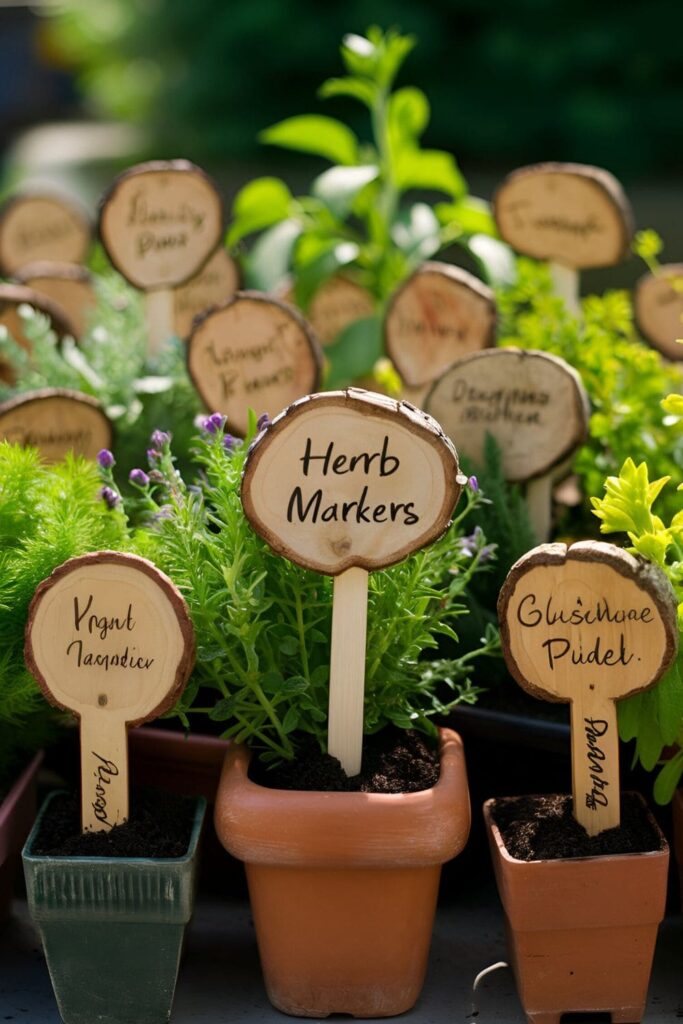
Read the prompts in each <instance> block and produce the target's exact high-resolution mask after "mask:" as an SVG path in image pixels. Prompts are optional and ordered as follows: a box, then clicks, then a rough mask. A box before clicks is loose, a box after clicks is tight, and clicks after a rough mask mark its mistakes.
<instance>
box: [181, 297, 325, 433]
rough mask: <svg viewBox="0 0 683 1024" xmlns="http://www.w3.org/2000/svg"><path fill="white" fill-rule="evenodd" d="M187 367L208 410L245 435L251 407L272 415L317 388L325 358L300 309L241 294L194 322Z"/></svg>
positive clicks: (271, 300)
mask: <svg viewBox="0 0 683 1024" xmlns="http://www.w3.org/2000/svg"><path fill="white" fill-rule="evenodd" d="M187 365H188V370H189V374H190V377H191V378H192V380H193V382H194V385H195V387H196V388H197V391H198V393H199V395H200V397H201V399H202V401H203V402H204V404H205V405H206V408H207V409H209V410H210V411H211V412H221V413H223V414H224V415H225V416H226V417H227V425H228V428H229V430H230V431H231V432H232V433H234V434H237V435H239V436H240V437H244V435H245V434H246V432H247V429H248V412H249V409H253V410H254V412H256V413H257V414H258V415H261V414H262V413H268V414H269V415H270V416H274V415H276V414H277V413H279V412H280V411H281V410H282V409H283V408H285V407H286V406H287V405H289V404H291V402H293V401H295V400H296V399H297V398H301V397H302V396H303V395H307V394H310V392H312V391H315V390H316V388H318V387H319V385H320V375H321V370H322V354H321V351H320V349H319V347H318V344H317V342H316V340H315V338H314V337H313V334H312V332H311V330H310V328H309V326H308V324H307V322H306V321H305V320H304V318H303V317H302V316H301V314H300V313H299V312H298V311H297V310H295V309H293V308H292V307H291V306H286V305H285V304H284V303H282V302H279V301H278V300H277V299H273V298H270V297H269V296H267V295H263V294H262V293H260V292H237V293H236V294H235V295H234V296H233V297H232V298H231V299H228V301H227V302H224V303H222V305H220V306H217V307H216V308H215V309H211V310H208V311H207V312H206V313H205V314H204V315H203V316H200V317H199V318H198V319H197V320H196V321H195V325H194V327H193V330H192V334H191V335H190V338H189V339H188V343H187Z"/></svg>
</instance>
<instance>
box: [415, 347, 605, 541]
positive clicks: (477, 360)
mask: <svg viewBox="0 0 683 1024" xmlns="http://www.w3.org/2000/svg"><path fill="white" fill-rule="evenodd" d="M424 407H425V410H426V411H427V412H428V413H429V414H430V415H431V416H434V418H435V419H436V420H437V421H438V422H439V423H440V424H441V426H442V427H443V429H444V430H445V431H446V433H447V434H448V436H449V437H450V438H455V437H457V438H458V450H459V452H460V454H461V455H463V454H464V455H466V456H468V458H470V459H471V460H472V461H473V463H474V464H475V466H481V465H483V462H484V446H485V442H486V435H487V434H491V435H492V436H493V437H494V438H495V440H496V442H497V443H498V446H499V448H500V452H501V458H502V465H503V472H504V474H505V479H506V480H509V481H511V482H522V481H527V488H526V496H527V502H528V505H529V515H530V518H531V522H532V525H533V527H534V531H535V533H536V536H537V537H538V540H539V541H544V540H546V539H547V538H548V535H549V532H550V524H551V510H552V485H553V472H552V470H553V469H555V468H556V467H557V466H559V465H561V464H562V463H563V462H564V461H565V460H566V459H567V457H568V456H570V455H571V453H572V452H573V451H574V450H575V449H576V448H577V447H578V446H579V445H580V444H582V443H583V441H584V440H585V438H586V435H587V431H588V417H589V403H588V396H587V394H586V392H585V390H584V387H583V385H582V383H581V379H580V378H579V376H578V374H577V373H576V371H575V370H574V369H573V368H572V367H571V366H569V364H568V363H566V362H565V361H564V360H563V359H558V358H557V357H556V356H550V355H547V354H546V353H545V352H534V351H526V350H523V349H516V348H496V349H490V350H487V351H485V352H476V353H474V355H471V356H467V357H465V358H464V359H460V360H458V362H457V363H454V364H453V365H452V366H451V367H449V369H448V370H446V372H445V373H444V374H443V375H442V376H441V377H440V378H439V379H438V380H437V381H436V382H435V384H434V385H433V386H432V388H431V390H430V391H429V392H428V394H427V397H426V399H425V402H424Z"/></svg>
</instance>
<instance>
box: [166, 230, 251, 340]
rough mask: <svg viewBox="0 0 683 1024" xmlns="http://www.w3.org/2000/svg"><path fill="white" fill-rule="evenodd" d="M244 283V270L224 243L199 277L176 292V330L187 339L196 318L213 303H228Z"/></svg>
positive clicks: (174, 297)
mask: <svg viewBox="0 0 683 1024" xmlns="http://www.w3.org/2000/svg"><path fill="white" fill-rule="evenodd" d="M239 286H240V272H239V268H238V266H237V264H236V263H235V261H234V260H233V259H232V257H231V256H230V253H229V252H228V250H227V249H226V248H225V247H224V246H222V245H220V246H219V247H218V249H216V251H215V253H214V254H213V256H212V257H211V259H210V260H209V261H208V263H207V264H206V265H205V266H204V267H203V268H202V269H201V270H200V271H199V273H198V274H197V276H196V277H193V278H191V279H190V280H189V281H188V282H187V284H182V285H180V287H178V288H176V289H175V291H174V294H173V308H174V324H175V333H176V334H177V335H178V337H179V338H187V337H188V335H189V334H190V332H191V330H192V321H193V320H194V318H195V317H196V316H199V314H200V313H204V312H205V311H206V310H207V309H209V308H210V307H211V306H216V305H218V304H219V303H221V302H225V300H226V299H229V298H230V296H231V295H234V293H235V292H236V291H237V289H238V288H239Z"/></svg>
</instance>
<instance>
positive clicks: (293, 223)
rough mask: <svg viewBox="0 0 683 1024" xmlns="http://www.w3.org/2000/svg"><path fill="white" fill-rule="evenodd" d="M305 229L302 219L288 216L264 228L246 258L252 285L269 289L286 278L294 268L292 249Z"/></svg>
mask: <svg viewBox="0 0 683 1024" xmlns="http://www.w3.org/2000/svg"><path fill="white" fill-rule="evenodd" d="M302 230H303V227H302V225H301V223H300V221H298V220H294V219H293V218H288V219H287V220H283V221H281V222H280V223H279V224H276V225H275V227H272V228H270V229H269V230H268V231H264V233H263V234H262V235H261V236H260V237H259V238H258V239H257V241H256V243H255V245H254V247H253V248H252V250H251V252H250V253H249V255H248V257H247V258H246V260H245V272H246V278H247V284H248V286H249V287H250V288H258V289H259V291H264V292H269V291H272V290H273V288H275V287H276V286H277V285H279V284H280V283H281V282H282V281H283V280H284V278H285V277H286V276H287V274H288V273H289V270H290V266H291V258H292V249H293V248H294V245H295V243H296V240H297V238H299V236H300V235H301V232H302Z"/></svg>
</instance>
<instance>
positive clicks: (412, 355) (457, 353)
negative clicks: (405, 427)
mask: <svg viewBox="0 0 683 1024" xmlns="http://www.w3.org/2000/svg"><path fill="white" fill-rule="evenodd" d="M495 330H496V304H495V299H494V296H493V292H492V291H491V289H490V288H488V287H487V286H486V285H485V284H483V283H482V282H481V281H480V280H479V279H478V278H476V277H474V275H472V274H468V273H467V271H465V270H460V269H459V268H458V267H453V266H451V265H450V264H448V263H436V262H432V263H423V264H422V266H421V267H419V268H418V269H417V270H416V271H415V273H414V274H412V276H411V277H409V278H408V280H407V281H406V282H405V283H404V284H403V285H401V287H400V288H398V290H397V291H396V292H395V293H394V295H393V296H392V298H391V299H390V301H389V305H388V307H387V313H386V317H385V321H384V338H385V347H386V352H387V355H388V356H389V358H390V359H391V361H392V362H393V364H394V366H395V367H396V369H397V370H398V372H399V374H400V376H401V378H402V380H403V381H404V382H405V383H406V384H407V385H409V386H410V387H413V388H414V387H419V386H420V385H424V384H428V383H429V382H431V381H433V380H436V378H437V377H438V376H439V375H440V374H442V373H443V371H444V370H445V369H446V368H447V367H448V366H450V365H451V363H454V362H455V360H456V359H461V358H462V357H463V356H466V355H469V354H470V353H471V352H478V351H479V350H480V349H483V348H490V347H491V346H492V345H493V344H494V341H495Z"/></svg>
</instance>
